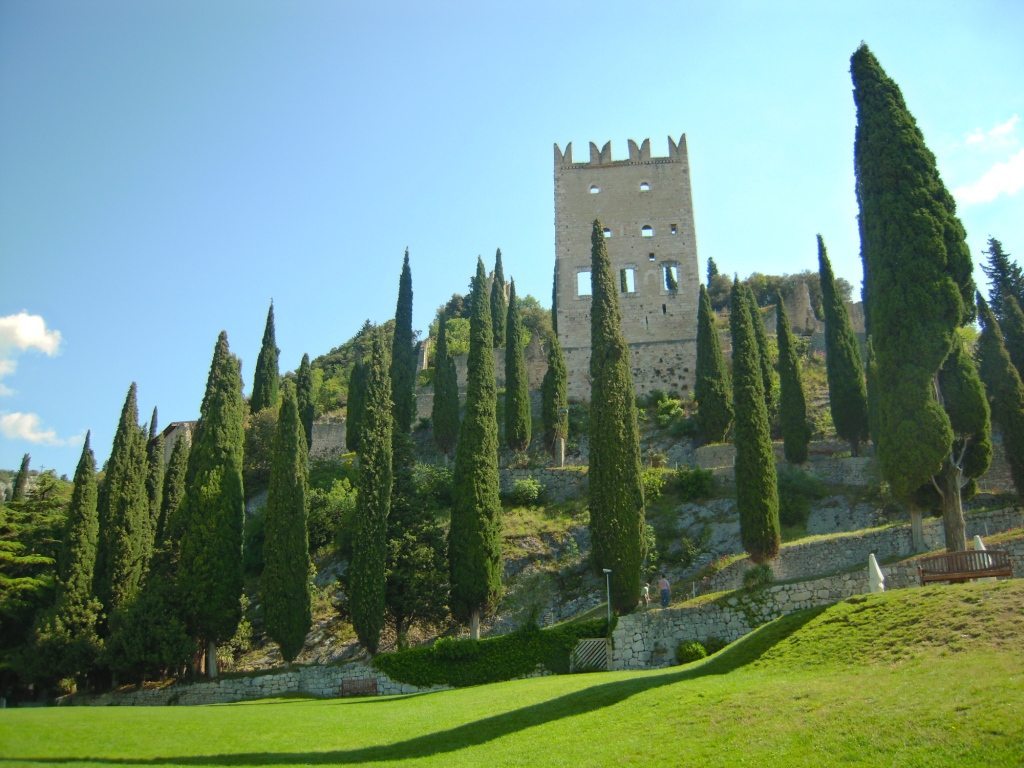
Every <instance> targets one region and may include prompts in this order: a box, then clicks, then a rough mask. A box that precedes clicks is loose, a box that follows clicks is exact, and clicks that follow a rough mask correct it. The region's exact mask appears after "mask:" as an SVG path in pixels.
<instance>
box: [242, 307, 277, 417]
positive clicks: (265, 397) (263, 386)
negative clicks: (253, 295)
mask: <svg viewBox="0 0 1024 768" xmlns="http://www.w3.org/2000/svg"><path fill="white" fill-rule="evenodd" d="M280 353H281V350H279V349H278V348H277V341H276V339H275V334H274V302H270V309H269V310H267V324H266V326H265V327H264V329H263V345H262V346H261V347H260V354H259V357H257V358H256V370H255V372H254V373H253V378H252V397H251V398H250V399H249V410H250V411H251V412H252V413H259V412H260V411H262V410H263V409H264V408H273V409H274V410H275V411H276V410H277V407H278V400H279V395H280V393H279V389H280V373H279V371H278V362H277V356H278V355H279V354H280Z"/></svg>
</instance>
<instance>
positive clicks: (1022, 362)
mask: <svg viewBox="0 0 1024 768" xmlns="http://www.w3.org/2000/svg"><path fill="white" fill-rule="evenodd" d="M999 326H1000V327H1001V328H1002V329H1003V340H1004V342H1005V344H1006V351H1007V352H1008V353H1009V354H1010V360H1012V361H1013V365H1014V367H1016V369H1017V373H1019V374H1020V375H1021V376H1024V312H1022V311H1021V307H1020V304H1019V303H1018V302H1017V299H1016V298H1014V297H1013V296H1010V295H1006V296H1004V297H1003V314H1002V315H1001V316H1000V319H999Z"/></svg>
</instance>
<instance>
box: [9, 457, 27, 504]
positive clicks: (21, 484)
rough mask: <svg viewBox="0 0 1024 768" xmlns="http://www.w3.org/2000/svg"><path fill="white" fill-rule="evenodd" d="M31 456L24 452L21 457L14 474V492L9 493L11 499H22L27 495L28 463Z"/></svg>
mask: <svg viewBox="0 0 1024 768" xmlns="http://www.w3.org/2000/svg"><path fill="white" fill-rule="evenodd" d="M30 461H32V456H31V455H29V454H27V453H26V454H25V455H24V456H22V457H21V466H20V467H18V473H17V474H16V475H15V476H14V492H13V493H12V494H11V501H24V500H25V497H26V496H27V495H28V465H29V462H30Z"/></svg>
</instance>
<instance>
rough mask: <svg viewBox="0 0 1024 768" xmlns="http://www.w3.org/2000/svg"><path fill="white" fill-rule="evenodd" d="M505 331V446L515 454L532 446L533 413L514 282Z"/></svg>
mask: <svg viewBox="0 0 1024 768" xmlns="http://www.w3.org/2000/svg"><path fill="white" fill-rule="evenodd" d="M505 330H506V336H505V342H506V343H505V444H506V445H507V446H508V447H509V448H511V449H512V450H513V451H525V450H526V449H527V448H528V447H529V446H530V432H531V428H532V423H531V421H532V414H531V413H530V389H529V382H528V381H527V378H526V358H525V356H524V355H523V321H522V319H521V318H520V316H519V304H518V302H517V301H516V282H515V280H513V281H511V282H510V283H509V292H508V317H507V322H506V323H505Z"/></svg>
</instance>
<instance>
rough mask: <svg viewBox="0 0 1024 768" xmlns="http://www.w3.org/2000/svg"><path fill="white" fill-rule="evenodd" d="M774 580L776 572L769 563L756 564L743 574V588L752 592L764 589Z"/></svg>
mask: <svg viewBox="0 0 1024 768" xmlns="http://www.w3.org/2000/svg"><path fill="white" fill-rule="evenodd" d="M773 581H775V574H773V573H772V569H771V566H770V565H768V564H767V563H761V564H760V565H755V566H754V567H753V568H750V569H749V570H748V571H747V572H746V573H744V574H743V588H744V589H746V590H748V591H751V592H752V591H754V590H755V589H763V588H764V587H767V586H768V585H769V584H771V583H772V582H773Z"/></svg>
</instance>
